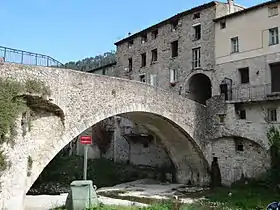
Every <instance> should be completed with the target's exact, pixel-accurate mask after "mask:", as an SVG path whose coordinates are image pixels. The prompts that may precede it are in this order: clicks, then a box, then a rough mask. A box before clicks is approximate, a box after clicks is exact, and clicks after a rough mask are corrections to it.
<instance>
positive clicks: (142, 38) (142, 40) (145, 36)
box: [141, 34, 148, 44]
mask: <svg viewBox="0 0 280 210" xmlns="http://www.w3.org/2000/svg"><path fill="white" fill-rule="evenodd" d="M147 41H148V37H147V34H143V35H142V36H141V43H142V44H144V43H146V42H147Z"/></svg>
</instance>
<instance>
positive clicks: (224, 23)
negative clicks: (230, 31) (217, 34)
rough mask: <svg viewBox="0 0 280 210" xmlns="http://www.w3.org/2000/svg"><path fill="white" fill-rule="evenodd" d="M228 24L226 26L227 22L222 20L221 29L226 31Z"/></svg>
mask: <svg viewBox="0 0 280 210" xmlns="http://www.w3.org/2000/svg"><path fill="white" fill-rule="evenodd" d="M226 26H227V24H226V20H221V21H220V29H224V28H226Z"/></svg>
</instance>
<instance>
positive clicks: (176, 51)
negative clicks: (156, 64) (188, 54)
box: [171, 40, 178, 58]
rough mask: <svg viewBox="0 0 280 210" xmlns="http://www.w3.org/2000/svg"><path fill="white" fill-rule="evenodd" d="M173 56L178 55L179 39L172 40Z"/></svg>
mask: <svg viewBox="0 0 280 210" xmlns="http://www.w3.org/2000/svg"><path fill="white" fill-rule="evenodd" d="M171 50H172V58H175V57H177V56H178V40H177V41H174V42H171Z"/></svg>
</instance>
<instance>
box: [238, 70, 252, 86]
mask: <svg viewBox="0 0 280 210" xmlns="http://www.w3.org/2000/svg"><path fill="white" fill-rule="evenodd" d="M238 71H239V74H240V83H241V84H247V83H249V82H250V78H249V68H248V67H246V68H241V69H238Z"/></svg>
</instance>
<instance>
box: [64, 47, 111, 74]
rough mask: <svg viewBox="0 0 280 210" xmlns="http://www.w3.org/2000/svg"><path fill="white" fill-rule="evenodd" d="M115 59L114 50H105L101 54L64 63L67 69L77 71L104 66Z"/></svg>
mask: <svg viewBox="0 0 280 210" xmlns="http://www.w3.org/2000/svg"><path fill="white" fill-rule="evenodd" d="M115 61H116V53H115V52H114V51H111V52H106V53H104V54H103V55H97V56H95V57H90V58H85V59H83V60H79V61H76V62H74V61H70V62H68V63H65V64H64V67H65V68H67V69H75V70H79V71H89V70H92V69H95V68H98V67H100V66H104V65H107V64H110V63H113V62H115Z"/></svg>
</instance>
